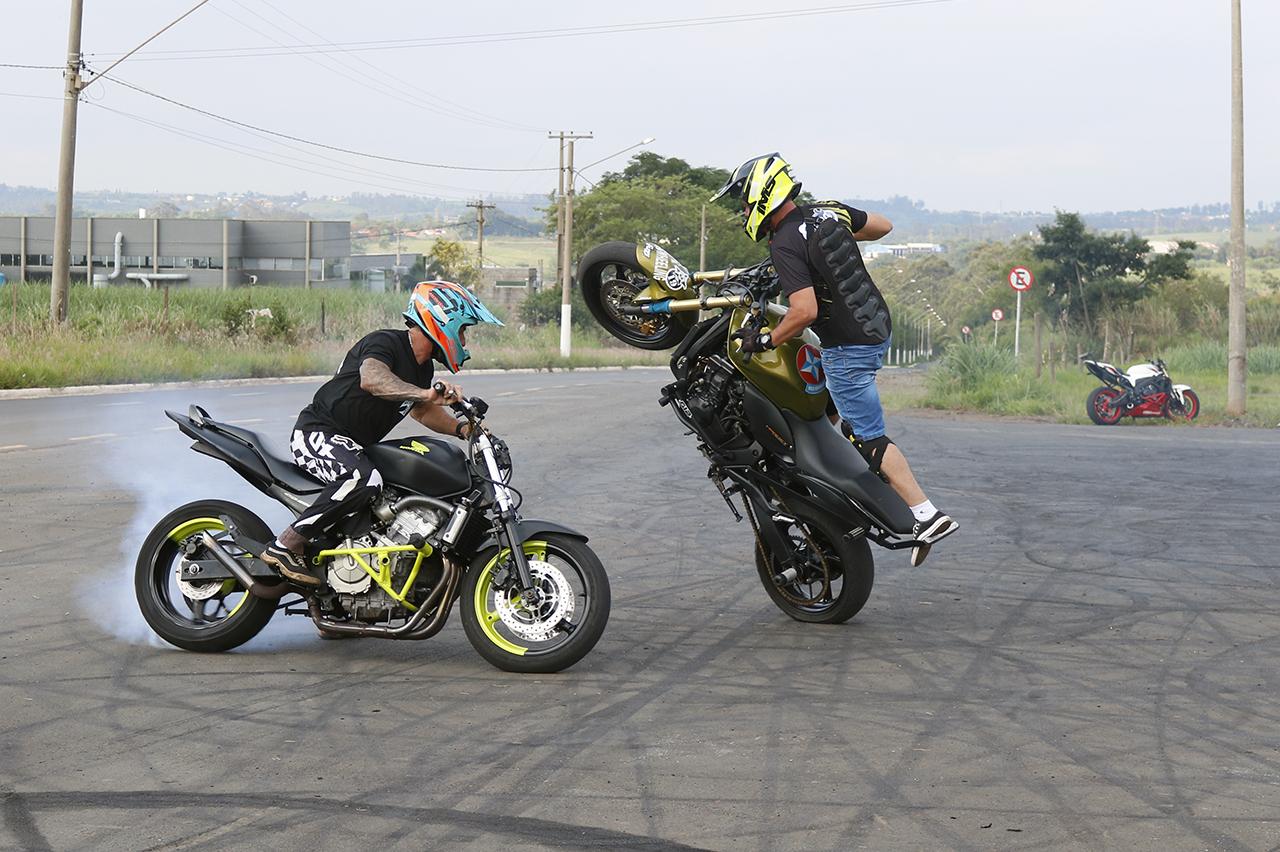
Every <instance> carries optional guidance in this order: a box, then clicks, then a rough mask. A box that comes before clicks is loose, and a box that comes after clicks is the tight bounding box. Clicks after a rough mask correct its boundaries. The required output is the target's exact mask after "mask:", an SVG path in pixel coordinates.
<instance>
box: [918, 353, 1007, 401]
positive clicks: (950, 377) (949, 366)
mask: <svg viewBox="0 0 1280 852" xmlns="http://www.w3.org/2000/svg"><path fill="white" fill-rule="evenodd" d="M1016 366H1017V362H1015V361H1014V358H1013V353H1012V352H1010V351H1009V350H1008V349H999V348H997V347H995V346H984V345H972V346H951V347H949V348H948V349H947V353H946V355H944V356H943V357H942V363H941V364H940V365H939V366H938V368H937V369H936V370H935V371H934V372H933V373H932V374H931V375H930V376H929V380H930V381H931V382H933V383H935V384H936V385H938V386H940V387H943V388H946V389H947V390H953V391H954V390H959V391H970V390H975V389H976V388H978V387H980V386H981V385H984V384H987V383H988V382H989V381H990V380H992V379H997V380H999V379H1001V378H1003V377H1005V376H1012V375H1013V373H1014V369H1015V368H1016Z"/></svg>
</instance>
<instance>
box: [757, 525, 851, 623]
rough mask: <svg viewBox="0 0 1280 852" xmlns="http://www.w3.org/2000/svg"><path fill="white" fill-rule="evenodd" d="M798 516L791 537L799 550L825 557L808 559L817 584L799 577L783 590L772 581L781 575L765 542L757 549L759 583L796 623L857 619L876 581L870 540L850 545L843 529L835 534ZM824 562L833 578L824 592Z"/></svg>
mask: <svg viewBox="0 0 1280 852" xmlns="http://www.w3.org/2000/svg"><path fill="white" fill-rule="evenodd" d="M793 514H794V515H795V519H796V520H795V523H794V524H791V525H790V526H789V528H788V530H787V532H786V535H787V536H788V537H789V538H791V540H792V542H793V543H794V544H795V545H796V548H797V549H803V550H806V551H812V550H813V548H814V547H816V548H817V550H818V551H819V552H820V553H821V559H818V558H817V555H816V554H813V553H810V555H809V559H808V565H809V567H810V568H811V569H812V572H811V575H810V576H811V578H812V579H811V580H810V581H809V582H804V581H803V578H797V580H796V582H794V583H791V584H790V585H786V586H779V585H778V584H777V583H776V582H774V579H773V578H774V576H775V575H776V574H779V573H780V567H781V566H780V560H779V559H778V558H777V556H776V555H775V554H774V553H772V552H771V551H770V550H769V546H768V545H767V544H765V543H763V542H761V543H760V545H759V546H757V547H756V573H757V574H759V576H760V583H761V584H762V585H763V586H764V590H765V591H766V592H767V593H768V594H769V598H770V599H771V600H772V601H773V603H774V605H775V606H777V607H778V609H780V610H782V611H783V612H785V613H786V614H787V615H789V616H790V617H791V618H794V619H795V620H796V621H803V622H807V623H810V624H843V623H844V622H846V621H848V620H849V619H851V618H853V617H854V616H855V615H857V614H858V612H859V611H860V610H861V609H862V607H863V606H864V605H865V604H866V602H867V598H869V597H870V596H871V586H872V585H873V584H874V583H875V578H876V568H875V559H874V558H873V557H872V556H871V547H870V545H868V544H867V540H866V538H865V537H862V536H859V537H858V538H856V539H852V540H851V539H849V538H848V537H847V536H846V535H845V534H844V531H842V530H836V529H832V528H831V527H829V526H828V525H826V524H824V523H823V522H821V521H818V520H816V519H812V518H808V517H806V516H804V515H803V514H801V513H793ZM765 522H766V523H772V521H765ZM766 557H767V561H766ZM824 561H825V564H826V569H827V574H828V575H829V578H827V579H826V580H825V582H826V586H827V588H826V589H823V583H824V577H823V574H822V563H823V562H824ZM837 586H838V588H836V587H837Z"/></svg>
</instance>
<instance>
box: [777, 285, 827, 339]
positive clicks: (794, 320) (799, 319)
mask: <svg viewBox="0 0 1280 852" xmlns="http://www.w3.org/2000/svg"><path fill="white" fill-rule="evenodd" d="M787 304H788V307H787V315H786V316H785V317H783V318H782V321H781V322H780V323H778V325H777V326H776V327H774V329H773V330H772V331H771V332H769V340H770V341H772V343H773V344H774V345H775V346H776V345H778V344H779V343H782V342H783V341H785V340H790V339H791V338H793V337H795V336H796V335H797V334H800V333H801V332H802V331H804V330H805V329H806V328H808V327H809V324H810V323H812V322H813V321H814V320H815V319H817V318H818V298H817V296H815V295H814V294H813V287H811V286H810V287H805V288H804V289H803V290H796V291H795V292H794V293H792V294H791V295H790V296H788V297H787Z"/></svg>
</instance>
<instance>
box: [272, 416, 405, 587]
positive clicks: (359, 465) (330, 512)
mask: <svg viewBox="0 0 1280 852" xmlns="http://www.w3.org/2000/svg"><path fill="white" fill-rule="evenodd" d="M290 446H291V449H292V450H293V457H294V460H295V461H296V462H297V463H298V466H299V467H301V468H303V469H304V470H306V471H307V472H308V473H310V474H311V475H313V476H315V477H316V478H317V479H320V480H322V481H325V482H328V483H330V484H329V487H328V488H326V489H324V490H323V491H321V492H320V493H319V494H318V495H317V496H316V500H315V502H314V503H312V504H311V506H310V507H308V508H307V509H306V510H305V511H304V512H303V513H302V514H301V515H300V516H299V517H298V519H297V520H295V521H294V522H293V523H292V524H291V525H289V526H288V527H286V528H285V529H284V530H283V531H282V532H281V533H280V535H279V536H278V537H277V538H276V540H275V541H274V542H273V543H272V544H271V545H270V546H269V547H268V548H267V549H266V550H265V551H264V552H263V554H262V561H263V562H265V563H267V564H268V565H271V566H272V567H274V568H275V569H276V570H278V571H279V572H280V573H281V574H283V575H285V576H286V577H288V578H289V579H291V580H294V581H296V582H299V583H305V584H307V585H313V586H314V585H321V583H322V581H321V580H320V578H318V577H317V576H315V574H313V573H312V571H311V568H310V567H309V566H308V565H307V564H306V561H305V559H303V557H302V552H303V549H304V548H305V547H306V544H307V542H308V541H310V540H311V539H312V538H314V537H315V536H316V535H318V534H319V533H321V532H322V531H323V530H324V529H325V528H326V527H328V526H329V525H330V524H332V523H333V522H334V521H337V520H339V519H340V518H342V517H343V516H344V515H346V514H348V513H350V512H351V511H352V510H354V509H355V508H357V507H358V506H359V505H361V504H362V503H368V502H370V501H372V500H373V499H374V498H376V497H377V496H378V492H379V490H380V489H381V486H382V475H381V474H380V473H379V472H378V470H377V468H375V467H374V466H373V462H372V461H370V460H369V457H368V456H366V455H365V454H364V452H363V448H362V447H361V446H360V445H359V444H357V443H356V442H355V441H353V440H351V439H350V438H347V437H345V436H343V435H328V434H325V433H323V432H301V431H295V432H294V433H293V441H292V443H291V445H290Z"/></svg>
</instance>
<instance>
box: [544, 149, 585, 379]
mask: <svg viewBox="0 0 1280 852" xmlns="http://www.w3.org/2000/svg"><path fill="white" fill-rule="evenodd" d="M549 135H551V136H554V137H559V139H560V143H561V146H563V145H564V143H565V142H566V141H567V142H568V143H569V145H568V148H567V154H566V155H565V162H564V165H563V166H562V167H561V170H560V182H561V186H562V187H563V189H562V192H561V196H560V197H561V209H562V210H563V211H564V216H563V218H564V228H563V230H564V234H563V237H562V238H561V241H560V242H561V246H562V248H561V253H560V256H561V260H560V267H561V268H560V357H562V358H568V357H569V355H570V354H572V350H573V337H572V320H573V307H572V305H571V302H570V296H571V294H572V291H573V195H574V191H573V143H574V141H575V140H578V139H594V138H595V137H594V135H593V134H591V133H574V132H573V131H572V130H571V131H569V132H568V133H565V132H564V131H563V130H562V131H560V132H559V133H555V134H549ZM562 150H564V149H563V147H562Z"/></svg>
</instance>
